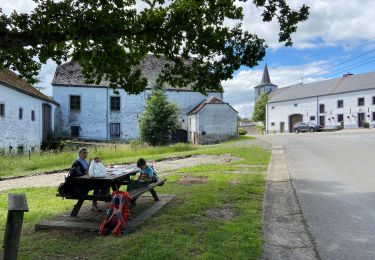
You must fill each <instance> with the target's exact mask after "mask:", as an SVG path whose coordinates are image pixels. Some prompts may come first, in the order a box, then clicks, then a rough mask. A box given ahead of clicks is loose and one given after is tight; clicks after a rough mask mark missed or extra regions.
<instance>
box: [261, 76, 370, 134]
mask: <svg viewBox="0 0 375 260" xmlns="http://www.w3.org/2000/svg"><path fill="white" fill-rule="evenodd" d="M266 111H267V118H266V119H267V120H266V121H267V123H266V130H267V133H283V132H291V131H293V125H294V124H296V123H297V122H313V123H316V124H317V125H320V126H322V127H323V128H334V127H336V126H337V125H340V124H342V125H343V127H344V128H361V127H364V126H365V123H368V124H369V125H370V127H373V125H374V122H375V72H371V73H366V74H358V75H352V74H346V75H344V76H343V77H341V78H336V79H330V80H324V81H320V82H314V83H309V84H299V85H294V86H290V87H286V88H280V89H279V90H276V91H275V92H272V93H271V94H270V95H269V100H268V103H267V106H266Z"/></svg>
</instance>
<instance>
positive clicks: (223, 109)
mask: <svg viewBox="0 0 375 260" xmlns="http://www.w3.org/2000/svg"><path fill="white" fill-rule="evenodd" d="M197 115H198V118H197V121H198V124H197V134H198V137H199V143H201V144H209V143H217V142H221V141H225V140H227V139H229V138H230V137H234V136H237V135H238V129H237V116H238V112H237V111H235V110H234V109H233V108H232V107H231V106H229V105H228V104H207V105H205V106H204V107H203V108H202V110H200V111H199V112H198V114H197Z"/></svg>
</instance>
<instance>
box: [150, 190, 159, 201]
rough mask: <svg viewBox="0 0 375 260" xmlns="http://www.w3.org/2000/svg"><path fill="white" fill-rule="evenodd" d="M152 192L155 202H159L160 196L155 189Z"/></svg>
mask: <svg viewBox="0 0 375 260" xmlns="http://www.w3.org/2000/svg"><path fill="white" fill-rule="evenodd" d="M150 192H151V195H152V197H153V198H154V200H155V201H159V197H158V194H156V191H155V190H154V189H151V190H150Z"/></svg>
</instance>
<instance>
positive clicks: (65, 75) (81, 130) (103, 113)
mask: <svg viewBox="0 0 375 260" xmlns="http://www.w3.org/2000/svg"><path fill="white" fill-rule="evenodd" d="M165 62H166V61H165V60H164V59H162V58H156V57H155V56H153V55H148V56H147V58H146V59H145V60H144V61H143V62H142V63H141V65H140V66H141V71H142V76H143V77H145V78H146V79H147V80H148V87H147V89H146V90H145V91H144V92H142V93H140V94H138V95H129V94H127V93H126V92H125V91H123V90H121V89H120V90H119V94H118V95H117V94H115V93H114V91H113V90H112V88H110V87H109V84H108V83H107V82H102V83H101V84H100V85H90V84H86V83H85V80H84V78H83V75H82V73H81V67H80V65H79V64H78V63H76V62H68V63H65V64H62V65H60V66H58V67H57V69H56V71H55V75H54V78H53V81H52V87H53V98H54V100H56V101H57V102H58V103H59V104H60V107H59V111H58V113H57V117H56V121H57V124H58V125H59V128H60V129H61V130H62V131H65V132H67V133H70V135H71V137H72V138H82V139H86V140H87V139H90V140H107V141H108V140H122V141H129V140H133V139H138V138H139V137H140V135H139V127H138V119H139V116H140V115H141V113H142V112H143V111H144V109H145V101H146V99H147V98H148V96H149V95H150V93H151V91H152V88H153V87H154V86H155V85H156V79H157V77H158V75H159V73H160V72H161V70H162V68H163V67H164V65H165ZM165 93H166V96H167V98H168V99H169V100H170V101H174V102H176V103H177V105H178V106H179V108H180V111H181V115H180V119H179V121H180V129H179V130H178V138H177V141H185V142H186V141H188V132H191V131H190V129H189V128H190V125H189V124H188V113H189V112H190V111H191V110H192V109H193V108H194V107H196V106H197V105H199V104H200V103H202V101H203V100H205V99H206V98H207V97H216V98H217V99H218V100H221V99H222V98H223V93H222V92H221V91H210V92H208V93H207V96H204V95H202V94H200V93H197V92H194V91H192V90H191V89H190V88H176V87H173V86H169V85H166V86H165ZM220 105H221V106H225V107H226V106H227V104H226V103H224V102H222V104H220ZM211 116H212V119H211V122H212V123H213V124H216V129H220V125H221V124H223V122H222V120H221V117H222V114H221V111H220V109H219V110H217V112H216V113H211ZM233 117H235V119H236V123H235V125H236V126H237V116H235V115H233ZM232 121H233V120H232ZM232 121H230V122H227V123H228V124H232ZM224 123H225V122H224ZM236 131H237V130H236ZM212 134H213V135H215V132H212ZM216 134H217V135H219V136H221V135H222V133H221V132H220V131H219V132H217V133H216ZM218 139H220V138H217V140H218Z"/></svg>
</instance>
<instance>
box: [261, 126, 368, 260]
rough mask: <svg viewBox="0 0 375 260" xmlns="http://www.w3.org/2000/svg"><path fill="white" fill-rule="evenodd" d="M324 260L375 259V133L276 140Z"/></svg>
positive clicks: (298, 136)
mask: <svg viewBox="0 0 375 260" xmlns="http://www.w3.org/2000/svg"><path fill="white" fill-rule="evenodd" d="M266 138H272V139H274V140H276V141H279V142H281V143H282V144H283V145H284V147H285V153H286V160H287V163H288V167H289V171H290V175H291V178H292V180H293V185H294V187H295V189H296V192H297V197H298V200H299V202H300V206H301V208H302V212H303V214H304V217H305V220H306V223H307V225H308V229H309V231H310V232H311V234H312V236H313V238H314V239H315V242H316V245H317V250H318V252H319V255H320V257H321V258H322V259H375V131H359V132H356V131H354V132H337V133H315V134H299V135H289V134H287V135H274V136H268V137H266Z"/></svg>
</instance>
